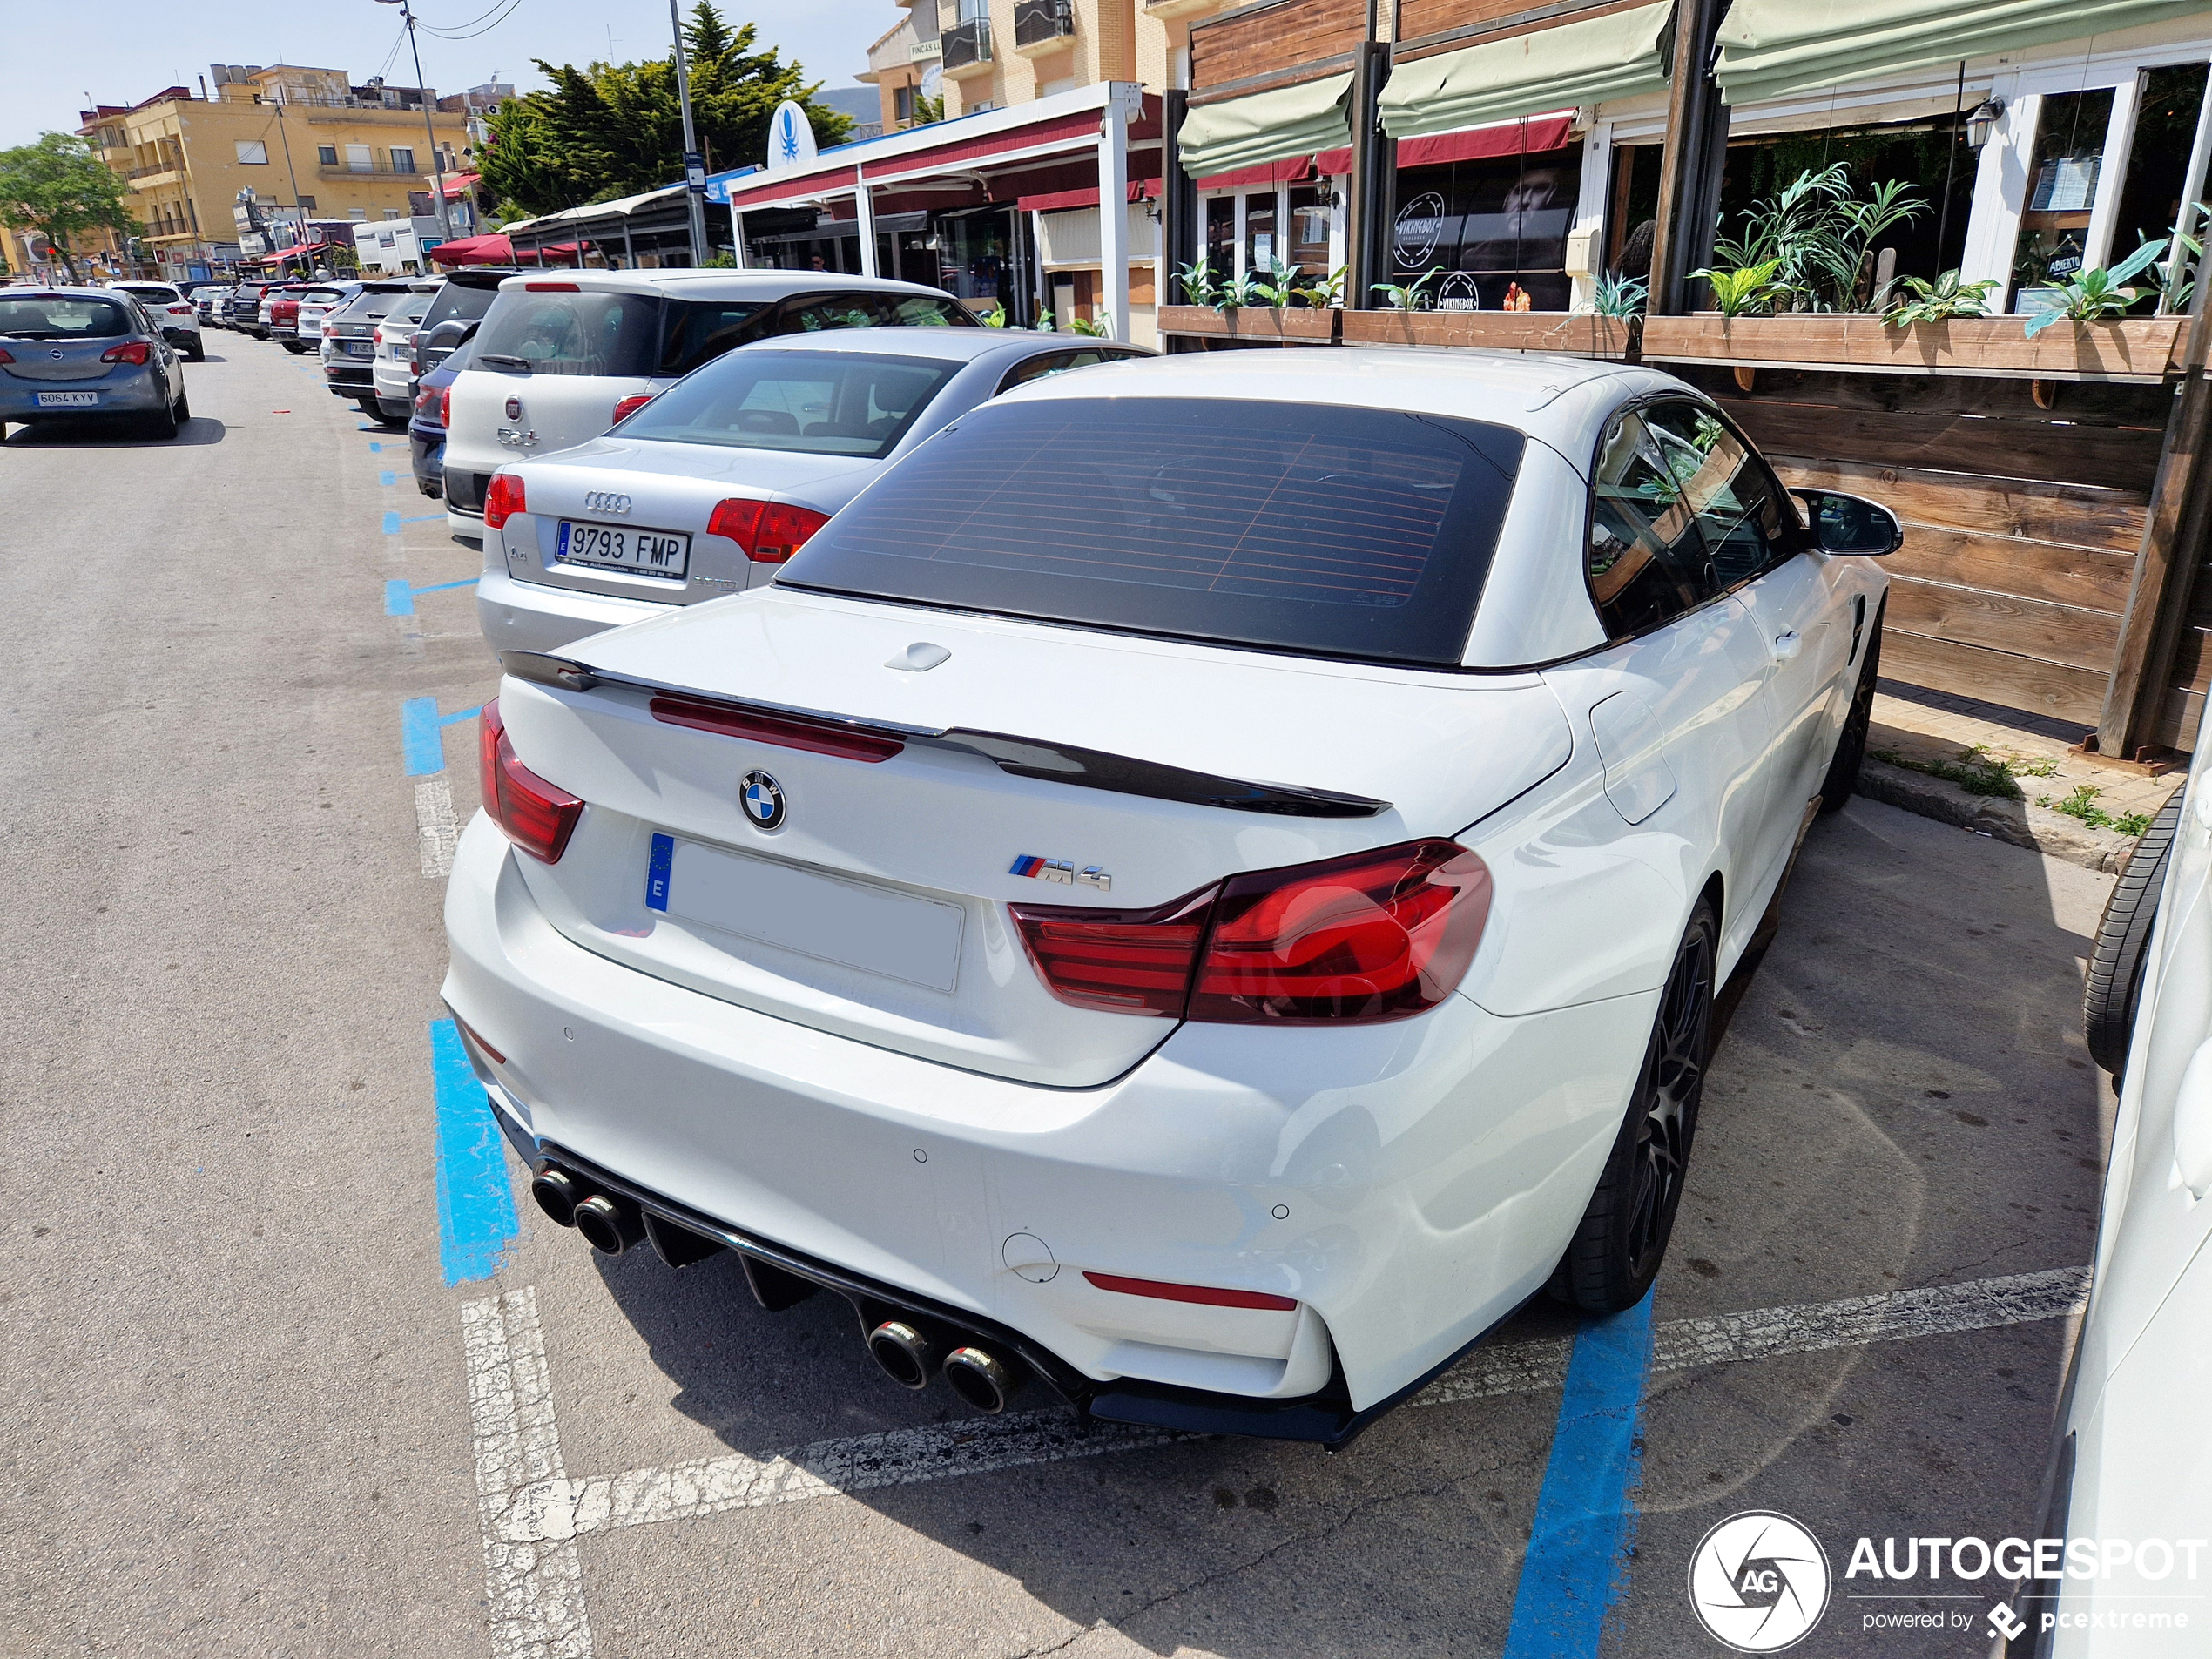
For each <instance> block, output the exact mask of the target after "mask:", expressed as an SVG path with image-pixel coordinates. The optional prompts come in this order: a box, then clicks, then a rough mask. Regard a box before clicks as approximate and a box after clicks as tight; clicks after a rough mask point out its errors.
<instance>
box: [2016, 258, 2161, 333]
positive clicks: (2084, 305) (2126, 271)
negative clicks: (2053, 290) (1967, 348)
mask: <svg viewBox="0 0 2212 1659" xmlns="http://www.w3.org/2000/svg"><path fill="white" fill-rule="evenodd" d="M2166 243H2167V239H2166V238H2164V237H2161V238H2159V239H2158V240H2157V241H2155V242H2146V243H2144V244H2143V245H2142V246H2141V247H2139V248H2137V249H2136V250H2135V251H2134V253H2130V254H2129V255H2128V257H2127V258H2126V259H2124V260H2121V262H2120V263H2119V264H2117V265H2115V266H2113V267H2112V268H2111V269H2110V270H2106V269H2105V268H2104V267H2103V266H2099V267H2097V268H2096V269H2095V270H2094V271H2084V272H2083V273H2081V274H2080V276H2078V277H2076V278H2074V280H2073V281H2071V282H2068V283H2067V284H2066V285H2065V286H2063V287H2060V289H2059V290H2058V303H2057V304H2056V305H2054V306H2051V307H2047V309H2045V310H2042V311H2039V312H2037V313H2036V314H2034V315H2033V316H2032V317H2030V318H2029V319H2028V320H2027V336H2028V338H2029V339H2031V340H2033V338H2034V337H2035V336H2036V335H2038V334H2041V333H2042V332H2043V331H2044V330H2045V329H2046V328H2048V327H2050V326H2051V325H2052V324H2053V323H2054V322H2057V321H2059V320H2060V319H2066V320H2070V321H2074V322H2096V321H2099V320H2102V319H2104V318H2106V317H2117V316H2119V315H2121V314H2122V313H2124V312H2125V311H2126V310H2127V309H2128V307H2130V306H2132V305H2134V303H2135V301H2136V300H2140V299H2141V298H2142V296H2143V295H2144V294H2145V293H2148V292H2149V290H2148V289H2145V288H2131V287H2128V286H2127V284H2128V279H2129V278H2131V277H2134V276H2137V275H2139V274H2141V273H2142V272H2144V271H2147V270H2148V269H2149V268H2150V266H2152V265H2153V264H2155V262H2156V261H2157V260H2158V256H2159V255H2160V254H2161V253H2165V252H2166Z"/></svg>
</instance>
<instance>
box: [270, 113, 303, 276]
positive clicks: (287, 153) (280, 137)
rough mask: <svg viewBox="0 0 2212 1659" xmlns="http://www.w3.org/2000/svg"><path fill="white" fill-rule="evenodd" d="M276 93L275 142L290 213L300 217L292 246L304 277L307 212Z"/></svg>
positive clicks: (278, 265)
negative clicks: (288, 190)
mask: <svg viewBox="0 0 2212 1659" xmlns="http://www.w3.org/2000/svg"><path fill="white" fill-rule="evenodd" d="M276 92H277V100H276V112H277V142H278V143H279V144H281V145H283V146H284V176H285V178H286V179H287V180H288V181H289V182H290V184H291V185H292V211H293V212H295V213H297V214H299V216H300V218H299V220H298V228H297V230H296V232H295V234H296V235H297V236H298V237H299V241H298V242H296V243H295V244H293V246H296V247H297V248H298V249H299V250H300V275H301V276H303V277H304V276H306V275H307V209H306V208H304V207H302V206H300V175H299V174H298V173H296V172H293V171H292V139H291V138H290V136H289V135H288V134H287V133H286V132H285V130H284V89H283V88H282V87H281V86H280V87H278V88H277V89H276ZM263 153H264V154H266V152H263ZM283 269H284V261H282V260H278V261H277V270H278V271H279V272H280V273H281V272H282V271H283Z"/></svg>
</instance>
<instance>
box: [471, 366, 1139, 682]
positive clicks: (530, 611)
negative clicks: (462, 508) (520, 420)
mask: <svg viewBox="0 0 2212 1659" xmlns="http://www.w3.org/2000/svg"><path fill="white" fill-rule="evenodd" d="M1150 355H1152V354H1151V353H1150V351H1148V350H1146V349H1145V348H1144V347H1141V346H1123V345H1118V344H1116V342H1114V341H1109V340H1095V339H1089V338H1086V337H1084V336H1082V335H1075V334H1027V333H1023V332H1022V331H1020V330H1002V329H997V328H929V327H895V328H840V329H836V330H833V331H826V332H824V333H821V334H801V335H779V336H776V337H774V338H772V339H768V340H764V341H759V342H758V343H756V344H753V345H750V346H741V347H738V348H737V349H736V350H735V351H732V352H729V353H726V354H724V355H723V356H720V357H718V358H716V359H715V360H714V361H711V362H710V363H707V364H706V365H705V366H704V367H702V368H698V369H696V370H694V371H693V372H692V373H691V374H689V375H687V376H685V378H684V379H683V380H680V381H678V382H677V383H676V384H675V385H674V386H671V387H670V388H668V389H667V390H666V391H664V392H662V393H661V394H659V395H658V396H656V397H652V398H650V399H647V398H644V397H639V398H635V399H630V400H626V401H624V404H622V405H621V406H619V407H617V409H616V411H615V413H616V415H617V421H616V423H615V425H614V426H613V427H612V428H610V429H609V430H608V432H607V433H606V434H605V435H604V436H602V437H597V438H594V439H592V440H590V442H585V443H580V444H577V446H576V447H574V448H569V449H563V450H558V451H556V452H555V453H554V454H552V455H543V456H536V457H532V458H531V459H529V460H527V461H525V460H516V461H514V462H509V463H508V464H507V465H506V466H504V467H502V469H500V470H499V471H498V472H496V473H495V474H494V475H492V479H491V482H490V485H489V488H488V489H486V491H485V495H484V573H483V577H482V580H481V581H480V582H479V583H477V587H476V615H477V617H478V619H479V620H480V621H481V622H482V624H483V630H484V637H485V638H486V639H487V640H488V641H489V643H490V645H491V648H492V649H493V650H494V651H557V650H559V649H560V648H561V647H562V646H563V645H566V644H570V642H571V641H573V640H577V639H580V638H582V637H584V636H585V635H586V634H596V633H597V632H599V631H602V630H603V629H607V628H616V627H619V626H621V625H622V624H624V623H628V622H637V621H640V620H642V619H643V618H644V617H653V616H662V615H665V614H667V611H668V610H669V608H670V607H671V606H673V605H685V604H696V603H698V601H700V600H702V599H713V598H718V597H720V596H721V595H723V594H725V593H737V592H741V591H743V590H745V589H746V588H751V587H758V586H761V585H763V584H765V583H767V582H768V581H769V580H770V579H771V578H772V577H773V576H774V575H775V572H776V570H777V568H778V567H779V565H781V564H782V563H784V561H785V560H786V559H788V558H790V557H791V556H792V554H793V553H795V552H797V551H798V550H799V547H800V546H801V545H802V544H803V543H805V542H806V538H807V537H808V536H812V535H813V533H814V531H815V530H817V529H819V528H820V527H821V526H822V525H824V524H826V523H828V522H829V518H830V516H831V515H832V514H833V513H834V512H836V511H837V509H839V508H840V507H842V506H844V505H845V503H846V502H849V501H851V500H852V499H853V496H857V495H859V494H860V490H861V489H862V488H863V487H864V486H865V485H867V483H868V482H870V481H872V480H873V478H874V477H875V476H876V475H877V474H878V473H880V472H881V471H882V470H883V469H885V468H887V467H888V466H890V465H891V464H892V462H894V461H897V460H898V459H899V458H900V457H901V456H903V455H907V454H908V453H909V452H911V451H912V450H913V449H914V448H915V447H916V446H917V445H919V444H921V443H922V442H926V441H927V439H928V438H929V437H930V436H932V435H934V434H935V433H937V432H939V431H941V430H942V429H943V428H945V427H946V426H948V425H949V424H950V423H951V422H952V421H954V420H955V419H956V418H957V417H959V416H961V415H965V414H967V413H968V410H970V409H972V408H975V407H976V406H977V405H978V404H980V403H982V402H984V401H987V400H988V399H989V398H992V397H995V396H996V395H998V394H999V393H1001V392H1005V391H1010V390H1012V389H1013V388H1015V387H1016V386H1023V385H1027V384H1028V382H1030V381H1035V380H1042V378H1044V377H1045V376H1046V375H1048V374H1060V373H1062V372H1064V371H1066V370H1068V369H1071V368H1086V367H1089V365H1092V364H1096V363H1103V362H1110V361H1116V360H1117V359H1121V358H1126V357H1149V356H1150ZM633 405H634V407H633Z"/></svg>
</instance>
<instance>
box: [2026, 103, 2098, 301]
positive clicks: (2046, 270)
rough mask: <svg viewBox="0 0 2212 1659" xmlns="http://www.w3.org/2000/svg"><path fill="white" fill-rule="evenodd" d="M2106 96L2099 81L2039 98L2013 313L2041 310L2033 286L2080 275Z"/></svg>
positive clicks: (2093, 204) (2057, 283)
mask: <svg viewBox="0 0 2212 1659" xmlns="http://www.w3.org/2000/svg"><path fill="white" fill-rule="evenodd" d="M2112 98H2113V89H2112V88H2111V87H2109V86H2099V87H2093V88H2091V89H2089V90H2088V91H2081V92H2059V93H2054V94H2052V95H2049V96H2047V97H2046V98H2044V99H2043V105H2042V116H2041V118H2040V120H2039V121H2038V122H2037V124H2036V129H2035V150H2034V155H2033V159H2032V160H2031V161H2030V162H2029V163H2028V168H2027V200H2026V201H2025V202H2024V203H2022V204H2021V212H2020V240H2019V242H2018V243H2017V244H2016V245H2015V246H2014V247H2013V282H2014V283H2015V284H2017V285H2018V286H2017V287H2015V288H2014V290H2013V310H2014V311H2022V312H2024V311H2040V310H2041V309H2042V308H2043V307H2044V304H2045V301H2044V300H2043V299H2042V298H2041V297H2040V295H2039V294H2038V293H2036V290H2038V289H2042V288H2054V287H2059V286H2060V285H2062V284H2064V283H2067V282H2071V281H2072V280H2074V278H2075V277H2078V276H2080V274H2081V265H2082V260H2083V255H2084V250H2085V247H2086V245H2087V242H2088V239H2089V219H2090V216H2091V215H2092V214H2093V213H2094V212H2095V211H2096V206H2097V191H2098V188H2099V185H2100V184H2101V179H2100V178H2099V175H2100V174H2101V172H2103V171H2104V148H2105V131H2106V129H2107V126H2109V125H2110V124H2111V121H2112Z"/></svg>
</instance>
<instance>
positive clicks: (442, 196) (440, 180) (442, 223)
mask: <svg viewBox="0 0 2212 1659" xmlns="http://www.w3.org/2000/svg"><path fill="white" fill-rule="evenodd" d="M376 3H377V4H378V5H380V6H397V7H398V8H399V9H400V16H401V17H403V18H405V19H406V21H407V49H408V51H410V52H412V53H413V54H414V56H415V88H416V90H417V91H420V92H421V94H422V134H423V136H424V137H425V138H428V140H429V141H430V176H431V179H433V181H434V189H435V198H434V199H435V201H436V202H437V205H438V234H439V235H440V236H441V237H442V238H444V239H446V240H447V241H448V242H450V241H451V240H453V217H452V215H451V214H450V213H448V212H447V211H446V169H445V163H444V162H442V161H441V160H440V159H439V158H438V130H437V128H436V127H435V125H432V123H431V120H430V88H429V86H428V84H426V83H425V82H424V81H423V78H422V48H421V46H419V45H417V44H415V9H414V8H413V7H412V6H410V5H408V0H376ZM295 193H296V192H295Z"/></svg>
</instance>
